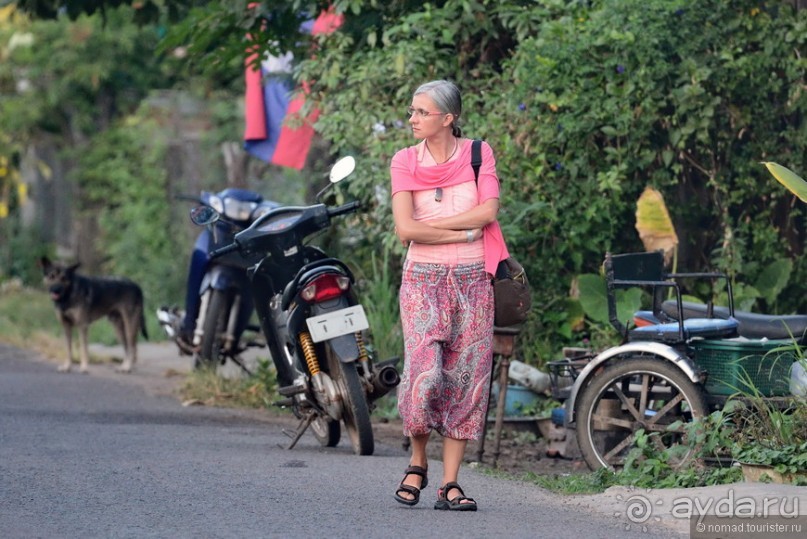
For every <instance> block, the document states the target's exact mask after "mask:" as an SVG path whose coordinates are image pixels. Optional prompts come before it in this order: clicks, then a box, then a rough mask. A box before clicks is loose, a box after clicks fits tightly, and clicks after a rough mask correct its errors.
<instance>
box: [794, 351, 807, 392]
mask: <svg viewBox="0 0 807 539" xmlns="http://www.w3.org/2000/svg"><path fill="white" fill-rule="evenodd" d="M805 364H807V361H805V360H801V361H796V362H794V363H793V366H792V367H791V368H790V394H791V395H797V396H799V397H807V370H805V368H804V367H805Z"/></svg>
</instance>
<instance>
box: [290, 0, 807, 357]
mask: <svg viewBox="0 0 807 539" xmlns="http://www.w3.org/2000/svg"><path fill="white" fill-rule="evenodd" d="M373 32H375V33H373V34H372V35H369V34H368V35H366V36H364V37H365V41H358V40H357V39H356V38H355V36H353V35H352V34H344V35H339V34H337V35H335V36H334V37H333V38H332V39H328V40H325V41H324V42H323V43H321V44H320V47H321V48H320V50H319V51H318V54H317V57H316V58H315V59H312V60H310V61H308V62H305V63H304V65H303V68H302V71H301V73H302V76H303V77H305V78H306V79H308V80H316V81H317V82H316V84H315V85H314V93H313V94H312V96H313V97H314V98H318V99H319V100H320V102H319V103H318V105H319V106H320V107H321V108H322V110H323V114H322V116H321V120H320V122H319V125H318V127H319V129H320V131H321V133H322V134H323V135H324V136H325V137H326V138H327V139H328V140H330V141H331V142H332V143H333V149H334V151H335V152H338V153H354V154H357V155H359V156H360V159H359V173H358V178H357V179H358V181H354V182H353V183H352V186H353V189H354V190H355V192H356V193H357V194H359V196H362V197H363V198H365V199H366V200H368V201H370V202H371V206H372V207H373V208H374V211H375V219H374V222H375V223H376V224H375V225H373V228H372V229H371V230H370V231H369V232H368V234H367V238H368V244H367V247H366V249H374V248H376V246H377V245H378V244H379V243H380V244H383V245H385V246H389V247H390V248H392V249H395V252H396V253H401V250H400V248H399V247H397V246H396V244H395V241H394V237H393V231H392V226H391V224H390V223H391V215H390V209H389V203H388V190H387V186H388V182H389V173H388V164H389V160H390V158H391V156H392V154H393V152H394V151H395V150H396V149H398V148H401V147H403V146H405V145H409V144H412V143H413V142H414V141H413V139H412V137H411V133H410V132H409V130H408V129H407V124H406V118H405V115H404V114H403V112H402V111H403V110H404V108H405V107H406V105H407V104H408V103H409V100H410V98H411V92H412V91H413V90H414V89H415V87H416V86H417V85H418V84H419V83H421V82H423V81H426V80H429V79H434V78H450V79H455V80H457V81H458V82H459V84H460V85H461V87H462V89H463V92H464V97H465V121H466V133H467V134H468V135H469V136H471V137H478V138H485V139H487V140H488V141H489V142H490V143H491V145H492V146H493V148H494V151H495V154H496V158H497V168H498V171H499V174H500V177H501V179H502V213H501V215H500V221H501V223H502V226H503V229H504V231H505V236H506V238H507V240H508V244H509V246H510V247H511V251H512V252H513V253H514V254H515V255H516V256H517V257H519V259H520V260H521V261H522V263H524V265H525V267H526V268H527V271H528V274H529V277H530V282H531V283H532V284H533V288H534V294H535V297H534V305H537V306H540V308H538V309H535V312H534V314H533V316H532V318H531V319H530V320H529V321H528V324H527V326H528V327H527V328H526V331H525V332H523V333H522V337H520V343H521V346H522V349H523V350H524V355H525V357H526V358H527V359H528V360H531V359H532V360H535V358H536V356H540V357H545V356H546V355H547V354H552V353H553V352H556V351H557V350H558V349H559V348H560V346H562V345H565V344H576V343H577V341H578V340H579V339H580V338H581V337H585V333H582V334H581V333H580V332H579V331H578V330H580V329H581V328H583V330H584V331H585V329H584V328H585V327H586V326H581V325H580V317H579V305H576V304H575V302H574V301H573V299H572V301H570V298H569V296H570V290H572V289H573V287H574V286H575V285H576V280H575V277H576V276H577V275H580V274H582V273H598V269H599V266H600V264H601V263H602V260H603V256H604V253H605V252H606V251H607V250H611V251H614V252H619V251H623V252H626V251H636V250H642V249H643V247H642V244H641V242H640V240H639V237H638V234H637V232H636V230H635V228H634V224H635V215H634V214H635V211H636V206H635V204H636V200H637V199H638V197H639V195H640V194H641V192H642V191H643V189H644V188H645V186H647V185H650V186H652V187H654V188H656V189H658V190H659V191H660V192H662V194H663V195H664V198H665V200H666V201H667V206H668V207H669V208H670V211H671V214H672V218H673V221H674V224H675V227H676V230H677V232H678V236H679V238H681V245H680V247H679V251H680V259H679V267H682V268H686V269H687V271H699V270H702V269H706V268H709V269H713V268H714V269H720V270H724V271H727V272H729V273H730V275H732V277H733V278H734V279H736V280H737V281H738V285H741V284H742V283H756V282H758V281H760V279H764V278H765V276H764V275H763V273H764V272H765V268H767V267H768V266H769V265H770V264H771V263H774V262H775V261H777V260H780V259H782V258H787V259H789V260H792V261H793V262H794V265H793V270H792V274H791V276H790V280H789V282H788V284H787V285H784V286H783V285H782V284H781V283H777V284H776V287H775V288H774V289H772V290H779V291H781V292H780V294H778V295H777V297H776V298H775V299H774V301H773V302H771V301H769V299H770V298H764V299H762V297H761V296H760V295H759V294H756V295H754V293H752V292H753V291H752V290H751V289H750V288H749V289H748V290H747V297H748V298H750V299H751V300H753V301H751V302H750V306H752V307H754V308H756V309H770V308H774V307H775V308H776V309H778V310H779V311H780V312H792V311H799V310H801V311H804V310H807V303H806V302H807V294H805V293H804V292H805V291H804V285H803V283H805V282H807V274H805V265H804V263H803V262H801V261H800V259H801V258H803V257H801V256H800V255H801V253H802V251H803V249H804V244H803V237H804V234H805V223H804V208H803V207H799V206H795V205H793V196H792V195H791V194H789V193H788V192H786V191H785V190H782V189H781V188H780V187H779V186H778V185H777V184H776V183H775V182H774V181H772V180H771V178H770V177H769V174H768V173H767V171H766V170H765V168H764V167H763V166H762V165H761V164H760V161H762V160H774V161H777V162H783V163H785V164H787V165H788V166H789V167H790V168H793V169H795V170H804V169H807V151H805V150H807V147H806V146H807V137H805V136H804V133H805V124H804V121H803V118H804V113H805V107H807V99H805V97H804V90H803V88H804V64H803V58H804V57H805V52H807V51H805V47H804V45H805V39H807V13H806V12H805V11H804V10H801V11H798V12H796V11H794V10H793V9H792V7H791V6H789V5H788V4H786V3H782V2H763V3H760V2H758V1H751V0H745V1H740V2H731V3H726V2H722V1H720V0H705V1H703V2H697V3H693V2H687V1H683V0H679V1H669V0H602V1H595V2H589V3H586V4H585V5H584V4H581V3H577V2H572V3H565V2H555V1H550V0H546V1H541V2H534V3H531V4H529V5H524V4H523V3H521V2H485V1H482V2H460V1H452V0H448V1H447V2H445V3H443V4H440V6H439V7H436V6H434V5H430V4H429V5H424V6H423V8H422V9H421V10H419V11H417V12H413V13H411V14H408V15H404V16H402V17H400V18H399V19H396V20H395V21H394V22H390V24H389V25H388V26H386V27H384V31H383V32H377V31H376V30H373ZM346 58H349V60H348V61H346V60H345V59H346ZM368 224H369V223H368ZM354 252H355V253H357V255H360V256H363V255H364V254H365V253H366V251H362V250H361V249H359V250H354ZM365 258H366V257H365ZM738 289H740V290H742V287H741V286H740V287H739V288H738Z"/></svg>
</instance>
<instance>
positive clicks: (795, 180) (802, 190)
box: [762, 161, 807, 202]
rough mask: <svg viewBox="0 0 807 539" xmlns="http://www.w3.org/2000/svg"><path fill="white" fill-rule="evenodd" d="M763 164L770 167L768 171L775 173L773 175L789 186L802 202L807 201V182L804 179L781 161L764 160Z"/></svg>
mask: <svg viewBox="0 0 807 539" xmlns="http://www.w3.org/2000/svg"><path fill="white" fill-rule="evenodd" d="M762 164H763V165H765V166H766V167H768V172H770V173H771V174H773V177H774V178H776V180H777V181H778V182H779V183H781V184H782V185H784V186H785V187H787V188H788V189H789V190H790V192H791V193H793V194H794V195H796V196H797V197H799V198H800V199H801V201H802V202H807V182H806V181H804V179H802V178H801V177H800V176H799V175H798V174H796V173H795V172H793V171H792V170H790V169H789V168H787V167H784V166H782V165H780V164H779V163H774V162H773V161H763V162H762Z"/></svg>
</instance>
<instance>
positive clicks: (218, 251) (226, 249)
mask: <svg viewBox="0 0 807 539" xmlns="http://www.w3.org/2000/svg"><path fill="white" fill-rule="evenodd" d="M237 250H238V244H237V243H231V244H230V245H225V246H224V247H221V248H220V249H215V250H213V251H210V253H209V254H208V256H209V257H210V258H211V259H213V258H218V257H220V256H224V255H226V254H227V253H232V252H233V251H237Z"/></svg>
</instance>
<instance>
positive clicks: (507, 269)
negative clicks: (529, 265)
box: [471, 140, 532, 327]
mask: <svg viewBox="0 0 807 539" xmlns="http://www.w3.org/2000/svg"><path fill="white" fill-rule="evenodd" d="M481 166H482V141H481V140H474V141H473V143H472V144H471V167H473V169H474V180H475V181H476V184H477V187H479V167H481ZM493 298H494V305H495V307H494V311H495V313H496V314H495V316H494V321H493V324H494V325H495V326H498V327H508V326H516V325H518V324H521V323H523V322H524V321H525V320H526V319H527V315H528V314H529V312H530V309H531V308H532V296H531V295H530V284H529V282H528V281H527V273H526V272H525V271H524V268H523V267H522V266H521V264H519V263H518V261H517V260H516V259H515V258H513V257H512V256H511V257H508V258H505V259H504V260H502V261H501V262H499V266H498V267H497V268H496V275H495V276H494V277H493Z"/></svg>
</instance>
